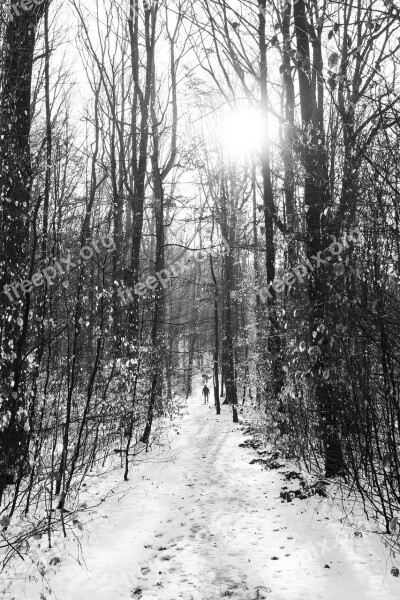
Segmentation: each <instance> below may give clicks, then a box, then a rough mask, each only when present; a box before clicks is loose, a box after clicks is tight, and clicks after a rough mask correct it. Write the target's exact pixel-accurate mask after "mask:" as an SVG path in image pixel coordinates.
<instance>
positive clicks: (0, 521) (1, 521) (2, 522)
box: [0, 515, 11, 527]
mask: <svg viewBox="0 0 400 600" xmlns="http://www.w3.org/2000/svg"><path fill="white" fill-rule="evenodd" d="M10 523H11V519H10V517H7V515H3V516H2V517H1V519H0V525H1V526H2V527H8V526H9V524H10Z"/></svg>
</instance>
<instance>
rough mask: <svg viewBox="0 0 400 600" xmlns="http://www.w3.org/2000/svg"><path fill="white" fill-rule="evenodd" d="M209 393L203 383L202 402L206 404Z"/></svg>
mask: <svg viewBox="0 0 400 600" xmlns="http://www.w3.org/2000/svg"><path fill="white" fill-rule="evenodd" d="M209 394H210V390H209V389H208V387H207V386H206V385H205V386H204V387H203V396H204V404H208V396H209Z"/></svg>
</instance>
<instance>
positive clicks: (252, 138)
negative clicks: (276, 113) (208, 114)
mask: <svg viewBox="0 0 400 600" xmlns="http://www.w3.org/2000/svg"><path fill="white" fill-rule="evenodd" d="M266 135H267V124H266V120H265V117H264V116H263V114H262V113H261V111H259V110H256V109H255V108H251V107H248V108H240V109H237V110H231V111H229V112H228V113H225V114H224V115H223V116H222V118H221V122H220V137H221V141H222V143H223V145H224V146H225V148H226V149H227V150H228V151H229V152H230V153H232V154H234V155H239V156H243V155H246V154H251V153H253V152H257V151H258V150H260V149H261V146H262V143H263V140H264V139H265V136H266Z"/></svg>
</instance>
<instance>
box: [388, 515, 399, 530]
mask: <svg viewBox="0 0 400 600" xmlns="http://www.w3.org/2000/svg"><path fill="white" fill-rule="evenodd" d="M398 528H399V518H398V517H393V519H392V520H391V521H390V523H389V531H390V533H396V531H397V530H398Z"/></svg>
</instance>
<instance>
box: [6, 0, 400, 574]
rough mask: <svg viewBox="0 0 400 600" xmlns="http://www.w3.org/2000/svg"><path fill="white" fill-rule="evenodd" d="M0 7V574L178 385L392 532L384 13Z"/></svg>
mask: <svg viewBox="0 0 400 600" xmlns="http://www.w3.org/2000/svg"><path fill="white" fill-rule="evenodd" d="M0 17H1V21H0V39H1V42H0V43H1V50H0V199H1V218H0V224H1V225H0V226H1V236H0V280H1V281H0V292H1V293H0V307H1V311H0V319H1V323H0V336H1V381H0V393H1V404H0V524H1V526H2V527H3V532H4V534H3V536H2V539H0V547H1V548H2V550H3V551H4V555H3V556H4V559H3V567H4V566H6V564H7V562H8V561H9V560H10V559H11V557H12V556H14V555H15V554H18V555H20V556H23V555H24V552H25V551H26V548H27V544H28V543H29V540H30V539H31V538H32V537H33V536H43V537H46V538H47V539H48V543H49V544H51V543H52V536H53V533H54V532H55V531H57V530H60V529H61V530H62V531H63V532H64V534H67V532H68V530H69V529H70V528H73V527H74V526H75V525H76V519H75V510H76V509H77V506H78V503H79V493H80V490H81V489H82V486H83V485H90V477H91V475H92V474H93V473H100V472H103V471H107V470H110V469H119V471H118V472H119V473H120V476H121V478H124V479H125V480H128V478H129V476H130V468H131V465H132V464H133V463H134V462H135V461H139V460H140V459H141V456H142V455H143V454H144V453H146V452H147V451H149V449H151V447H152V445H153V444H154V443H156V442H157V443H158V441H159V439H160V438H161V437H162V435H163V431H164V428H165V427H168V424H169V423H173V422H174V420H175V419H178V418H179V415H180V414H181V411H182V410H183V405H184V401H185V399H187V398H188V397H189V396H190V395H191V394H192V391H193V382H194V380H195V379H196V377H197V376H198V374H199V373H200V374H201V373H206V375H207V376H209V377H210V378H211V379H210V381H211V382H212V385H210V388H211V398H212V400H213V401H214V402H215V408H216V413H217V414H219V413H220V410H221V406H220V405H224V404H225V405H229V407H230V410H231V412H232V421H233V422H234V423H237V422H238V421H239V419H240V415H241V414H242V413H243V414H244V413H245V411H246V410H248V409H251V411H253V412H252V414H256V415H257V419H258V427H259V428H261V429H262V430H263V433H264V435H265V436H266V438H268V439H269V440H270V441H271V443H273V444H275V447H276V448H277V449H278V450H279V451H280V453H281V455H282V456H285V457H286V458H288V459H290V460H293V461H297V462H298V463H301V464H302V465H303V467H304V468H305V469H306V470H308V472H309V473H311V474H313V476H315V477H317V478H318V479H319V480H327V479H335V482H336V485H337V486H338V487H339V488H340V489H341V490H342V491H343V492H344V493H347V492H349V493H350V491H351V493H356V495H357V498H358V501H359V503H360V506H362V509H363V510H364V511H365V513H366V514H367V515H368V516H371V517H374V518H378V519H381V520H382V521H383V523H384V526H385V528H386V531H387V532H388V533H389V532H391V533H393V532H394V531H396V529H397V527H398V525H397V518H400V513H399V504H400V430H399V428H400V363H399V359H400V347H399V348H398V344H399V346H400V311H399V305H400V287H399V276H400V271H399V269H400V263H399V261H400V167H399V165H400V150H399V140H400V62H399V57H400V53H399V50H400V5H398V4H396V2H392V1H391V0H383V1H381V0H347V1H346V2H342V1H337V2H336V1H333V2H332V1H331V2H327V1H326V0H323V1H321V0H271V2H267V1H266V0H258V2H257V1H253V0H244V1H241V2H239V1H227V0H195V1H193V2H190V1H189V0H170V1H169V2H167V0H143V2H142V0H132V3H131V4H129V3H128V2H127V0H124V1H120V0H111V1H108V2H102V0H98V1H96V2H94V1H93V2H92V1H90V0H71V1H70V2H61V0H41V1H39V0H36V1H35V0H32V1H31V0H23V1H21V2H20V3H16V4H13V3H12V2H7V1H6V2H5V3H3V4H2V6H1V8H0ZM17 515H25V516H27V515H32V516H33V517H34V520H33V519H31V520H25V521H24V520H18V521H17V519H16V516H17ZM74 519H75V520H74Z"/></svg>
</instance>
